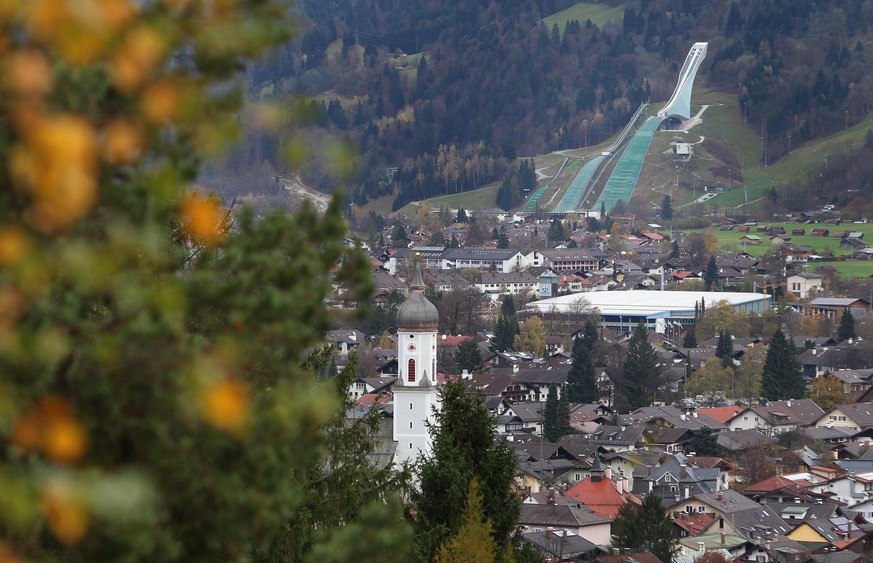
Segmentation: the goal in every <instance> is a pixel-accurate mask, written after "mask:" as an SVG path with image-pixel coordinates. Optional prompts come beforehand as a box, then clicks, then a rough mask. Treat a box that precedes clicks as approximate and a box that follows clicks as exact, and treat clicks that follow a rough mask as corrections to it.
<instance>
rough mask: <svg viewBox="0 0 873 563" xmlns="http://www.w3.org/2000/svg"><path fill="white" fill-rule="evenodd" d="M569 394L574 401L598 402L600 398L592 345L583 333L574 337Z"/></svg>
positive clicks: (568, 380) (568, 385)
mask: <svg viewBox="0 0 873 563" xmlns="http://www.w3.org/2000/svg"><path fill="white" fill-rule="evenodd" d="M567 396H568V399H569V400H570V401H571V402H573V403H596V402H597V401H598V400H599V399H600V393H599V392H598V389H597V378H596V376H595V371H594V363H593V362H592V359H591V347H590V346H589V345H588V344H587V343H586V338H585V337H584V336H583V335H579V336H577V337H576V338H574V339H573V362H572V364H571V365H570V371H569V372H568V373H567Z"/></svg>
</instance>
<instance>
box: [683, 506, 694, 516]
mask: <svg viewBox="0 0 873 563" xmlns="http://www.w3.org/2000/svg"><path fill="white" fill-rule="evenodd" d="M685 512H687V513H688V514H691V513H692V512H694V507H693V506H691V505H690V504H689V505H688V506H686V507H685Z"/></svg>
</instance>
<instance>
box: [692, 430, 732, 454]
mask: <svg viewBox="0 0 873 563" xmlns="http://www.w3.org/2000/svg"><path fill="white" fill-rule="evenodd" d="M716 438H718V432H716V431H715V430H713V429H712V428H709V427H708V426H704V427H702V428H700V429H699V430H695V431H694V433H693V434H692V435H691V439H690V440H688V442H686V444H685V451H687V452H694V453H696V454H697V455H700V456H711V457H722V456H724V455H726V454H727V451H726V450H725V449H724V448H723V447H722V446H721V445H720V444H719V443H718V442H717V441H716Z"/></svg>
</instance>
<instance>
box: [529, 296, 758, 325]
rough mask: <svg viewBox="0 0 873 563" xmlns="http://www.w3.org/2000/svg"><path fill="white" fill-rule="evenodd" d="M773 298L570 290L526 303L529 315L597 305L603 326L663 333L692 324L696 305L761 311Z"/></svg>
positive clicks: (744, 311)
mask: <svg viewBox="0 0 873 563" xmlns="http://www.w3.org/2000/svg"><path fill="white" fill-rule="evenodd" d="M772 299H773V297H772V296H771V295H765V294H760V293H744V292H720V291H591V292H586V293H573V294H569V295H562V296H560V297H552V298H551V299H542V300H540V301H533V302H531V303H528V304H527V305H526V306H525V312H527V313H528V314H551V313H564V314H572V313H577V312H578V311H579V309H580V300H584V301H583V303H585V305H586V306H589V307H591V308H596V309H597V310H598V311H599V312H600V315H601V316H602V318H603V320H602V326H603V327H605V328H610V329H612V330H616V331H620V332H628V331H630V330H631V329H633V327H634V326H636V325H637V324H639V323H641V322H642V323H645V324H646V325H648V326H649V327H650V328H652V329H653V330H655V331H656V332H659V333H661V334H664V333H666V332H667V331H668V328H669V327H670V326H672V325H675V324H679V325H690V324H693V323H694V311H695V305H696V306H697V307H700V305H701V303H702V304H704V305H705V306H706V307H711V306H713V305H715V304H716V303H718V302H719V301H727V302H728V303H730V304H731V305H732V306H733V307H734V308H735V309H736V310H737V311H741V312H743V313H747V314H759V315H760V314H763V313H764V312H765V311H766V310H767V309H768V308H769V307H770V304H771V301H772Z"/></svg>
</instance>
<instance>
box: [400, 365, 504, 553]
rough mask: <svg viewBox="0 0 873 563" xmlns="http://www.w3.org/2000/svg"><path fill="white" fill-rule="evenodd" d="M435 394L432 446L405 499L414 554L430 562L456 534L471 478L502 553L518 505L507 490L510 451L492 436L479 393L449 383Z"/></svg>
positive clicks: (491, 421) (494, 432) (484, 515)
mask: <svg viewBox="0 0 873 563" xmlns="http://www.w3.org/2000/svg"><path fill="white" fill-rule="evenodd" d="M440 397H441V401H442V408H441V410H440V411H439V412H438V413H436V414H435V421H434V424H433V425H432V427H431V431H432V433H433V435H434V439H433V449H432V452H431V454H430V455H429V456H427V457H425V458H424V459H423V460H421V461H420V463H419V466H418V470H417V473H418V478H419V488H418V490H417V491H414V492H413V494H412V499H411V500H412V502H411V505H412V508H413V509H414V510H412V511H410V513H409V518H410V519H411V520H412V522H413V526H414V530H415V537H414V547H415V554H416V558H417V559H418V560H421V561H433V559H434V557H435V556H436V554H437V552H438V550H439V549H440V547H441V546H443V545H445V544H447V543H448V542H450V541H451V539H452V538H453V537H455V536H457V535H458V532H459V531H460V530H461V527H462V525H463V517H464V506H465V505H466V504H467V502H468V501H467V499H468V498H469V492H470V483H471V482H472V481H473V480H474V479H476V482H477V483H478V486H479V487H480V488H481V490H483V491H487V492H488V494H487V495H484V497H483V502H482V514H483V517H482V520H483V521H486V520H487V521H490V522H491V525H492V527H493V533H492V537H493V539H494V542H495V544H496V550H495V551H496V552H497V553H504V552H505V551H506V550H507V549H509V548H510V547H511V546H512V545H513V544H514V542H515V540H516V538H515V536H514V535H515V532H516V528H517V526H518V516H519V508H520V505H519V499H518V497H517V496H516V494H515V493H514V492H513V489H512V484H513V481H514V474H515V465H516V457H515V452H514V450H513V449H512V448H511V447H510V446H509V445H508V444H507V443H506V442H505V441H503V440H500V441H496V440H497V435H496V430H495V422H494V418H493V417H492V416H491V415H490V414H489V412H488V407H487V406H486V405H485V400H484V399H483V398H482V396H481V395H479V394H469V393H467V392H466V390H465V388H464V385H463V384H461V383H459V382H449V383H447V384H446V385H445V386H444V387H443V388H442V389H441V390H440Z"/></svg>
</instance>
